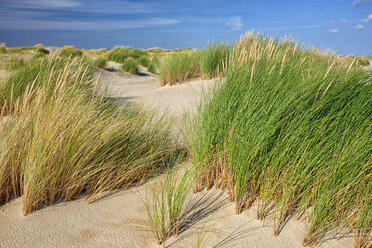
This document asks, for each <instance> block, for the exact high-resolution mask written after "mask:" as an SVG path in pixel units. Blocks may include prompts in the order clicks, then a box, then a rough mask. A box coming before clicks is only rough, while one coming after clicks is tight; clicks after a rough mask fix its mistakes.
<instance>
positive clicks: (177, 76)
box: [159, 52, 200, 86]
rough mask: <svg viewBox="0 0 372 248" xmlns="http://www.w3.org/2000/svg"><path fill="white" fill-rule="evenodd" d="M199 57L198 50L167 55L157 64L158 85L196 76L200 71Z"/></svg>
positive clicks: (179, 81) (182, 80)
mask: <svg viewBox="0 0 372 248" xmlns="http://www.w3.org/2000/svg"><path fill="white" fill-rule="evenodd" d="M199 59H200V54H199V53H198V52H182V53H174V54H169V55H167V57H165V58H164V59H163V60H162V62H161V63H160V65H159V80H160V86H164V85H166V84H169V85H174V84H177V83H182V82H184V81H187V80H189V79H191V78H195V77H197V76H198V75H199V73H200V66H199Z"/></svg>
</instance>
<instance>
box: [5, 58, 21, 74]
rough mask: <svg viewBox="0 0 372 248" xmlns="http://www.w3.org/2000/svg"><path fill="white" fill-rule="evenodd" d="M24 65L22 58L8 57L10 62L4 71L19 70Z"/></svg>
mask: <svg viewBox="0 0 372 248" xmlns="http://www.w3.org/2000/svg"><path fill="white" fill-rule="evenodd" d="M25 65H26V62H25V60H24V59H23V58H16V57H10V60H9V61H8V63H7V64H6V66H5V69H6V70H12V71H14V70H19V69H21V68H22V67H24V66H25Z"/></svg>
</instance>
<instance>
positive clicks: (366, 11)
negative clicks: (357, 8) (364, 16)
mask: <svg viewBox="0 0 372 248" xmlns="http://www.w3.org/2000/svg"><path fill="white" fill-rule="evenodd" d="M363 12H365V13H369V12H372V9H365V10H363Z"/></svg>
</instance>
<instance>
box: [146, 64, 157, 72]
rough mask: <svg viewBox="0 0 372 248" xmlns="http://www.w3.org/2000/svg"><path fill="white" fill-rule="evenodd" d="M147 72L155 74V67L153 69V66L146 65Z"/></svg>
mask: <svg viewBox="0 0 372 248" xmlns="http://www.w3.org/2000/svg"><path fill="white" fill-rule="evenodd" d="M147 70H148V71H149V72H151V73H153V74H155V73H156V67H155V65H154V64H148V65H147Z"/></svg>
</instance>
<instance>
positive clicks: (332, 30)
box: [328, 28, 338, 33]
mask: <svg viewBox="0 0 372 248" xmlns="http://www.w3.org/2000/svg"><path fill="white" fill-rule="evenodd" d="M328 33H338V29H337V28H335V29H330V30H328Z"/></svg>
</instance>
